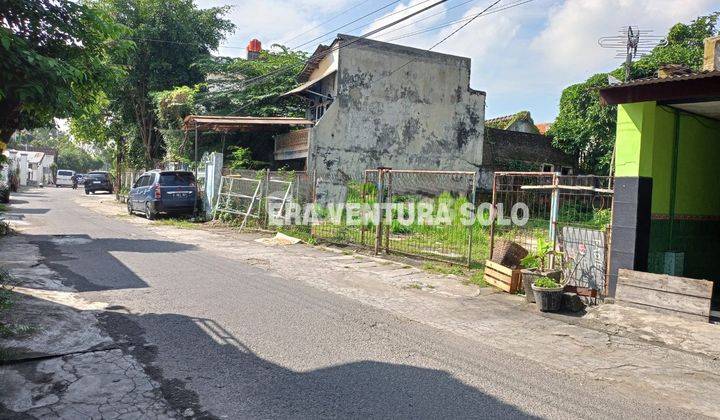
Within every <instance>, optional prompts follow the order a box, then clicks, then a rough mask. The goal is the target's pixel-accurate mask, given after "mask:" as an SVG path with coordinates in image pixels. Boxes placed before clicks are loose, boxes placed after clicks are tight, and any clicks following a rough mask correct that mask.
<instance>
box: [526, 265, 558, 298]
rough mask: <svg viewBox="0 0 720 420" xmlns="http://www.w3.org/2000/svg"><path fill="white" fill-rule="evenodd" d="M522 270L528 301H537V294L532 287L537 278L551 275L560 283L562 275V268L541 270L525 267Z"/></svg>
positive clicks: (550, 276)
mask: <svg viewBox="0 0 720 420" xmlns="http://www.w3.org/2000/svg"><path fill="white" fill-rule="evenodd" d="M521 272H522V284H523V290H525V301H526V302H527V303H535V295H534V293H533V289H532V285H533V283H535V280H537V279H539V278H540V277H549V278H551V279H553V280H555V281H556V282H558V283H559V282H560V277H562V271H561V270H548V271H539V270H530V269H524V270H522V271H521Z"/></svg>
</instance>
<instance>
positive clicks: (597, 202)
mask: <svg viewBox="0 0 720 420" xmlns="http://www.w3.org/2000/svg"><path fill="white" fill-rule="evenodd" d="M612 186H613V179H612V178H611V177H604V176H594V175H560V174H557V173H547V172H496V173H495V175H494V179H493V190H492V208H493V209H495V211H496V212H497V217H496V218H495V220H494V223H493V224H492V225H491V226H490V256H491V257H492V255H493V252H495V251H497V249H498V247H499V246H501V245H505V244H507V242H508V241H509V242H514V243H517V244H519V245H521V246H522V247H524V248H525V249H527V250H534V249H535V248H536V247H537V244H538V241H539V239H540V238H543V239H545V240H547V241H549V242H550V243H552V247H553V248H552V249H554V250H556V251H557V252H558V254H559V255H560V258H558V259H557V260H555V261H553V263H554V268H560V269H562V270H563V271H564V273H565V278H567V279H569V284H572V285H575V286H579V287H587V288H590V289H593V290H597V291H598V292H600V293H601V294H604V292H605V291H606V286H607V282H606V279H607V275H608V265H609V253H610V248H611V237H610V224H611V221H612V199H613V188H612ZM518 204H524V205H525V206H527V211H528V213H529V214H528V215H527V216H528V217H527V223H525V224H524V225H522V226H518V225H515V224H512V223H505V222H504V221H507V215H508V212H509V211H510V209H512V208H513V206H515V205H518Z"/></svg>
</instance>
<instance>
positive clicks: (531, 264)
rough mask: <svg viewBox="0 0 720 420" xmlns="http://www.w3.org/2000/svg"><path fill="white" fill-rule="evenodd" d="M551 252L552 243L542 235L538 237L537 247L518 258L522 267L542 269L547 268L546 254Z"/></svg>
mask: <svg viewBox="0 0 720 420" xmlns="http://www.w3.org/2000/svg"><path fill="white" fill-rule="evenodd" d="M551 253H553V244H552V243H550V242H549V241H548V240H547V239H545V238H544V237H538V239H537V247H536V249H535V250H534V251H531V252H530V253H529V254H528V255H527V256H526V257H525V258H523V259H522V260H520V264H522V266H523V267H524V268H527V269H531V270H540V271H543V270H545V269H546V268H547V263H548V256H549V255H550V254H551Z"/></svg>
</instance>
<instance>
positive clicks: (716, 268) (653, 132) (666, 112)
mask: <svg viewBox="0 0 720 420" xmlns="http://www.w3.org/2000/svg"><path fill="white" fill-rule="evenodd" d="M675 118H676V117H675V112H674V110H673V109H671V108H668V107H664V106H657V104H656V103H655V102H640V103H633V104H624V105H620V106H618V126H617V142H616V150H615V153H616V157H615V163H616V166H615V175H616V176H628V177H640V176H643V177H652V179H653V195H652V214H653V216H655V217H654V219H653V221H652V224H651V228H650V256H649V257H650V258H649V259H650V271H654V272H662V270H663V262H664V253H665V252H666V251H675V252H682V253H684V258H685V261H684V267H685V269H684V275H686V276H689V277H695V278H707V279H720V258H718V257H717V256H718V255H720V221H718V220H715V219H711V220H691V219H693V218H702V219H706V218H707V217H711V218H712V217H715V218H717V216H720V122H718V121H715V120H711V119H708V118H703V117H698V116H695V115H689V114H687V113H680V130H679V136H680V137H679V143H678V157H677V177H676V188H675V215H676V219H675V220H674V221H673V223H672V233H671V231H670V229H671V223H670V221H669V220H668V219H667V217H668V216H669V214H670V209H671V203H670V201H671V195H672V194H671V187H672V167H673V148H674V141H675ZM718 284H719V285H720V283H718Z"/></svg>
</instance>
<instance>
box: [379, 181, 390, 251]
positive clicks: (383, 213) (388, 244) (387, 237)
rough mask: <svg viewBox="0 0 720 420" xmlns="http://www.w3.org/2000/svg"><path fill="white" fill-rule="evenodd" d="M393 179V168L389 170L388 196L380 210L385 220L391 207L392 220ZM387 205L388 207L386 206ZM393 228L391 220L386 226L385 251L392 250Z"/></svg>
mask: <svg viewBox="0 0 720 420" xmlns="http://www.w3.org/2000/svg"><path fill="white" fill-rule="evenodd" d="M392 179H393V173H392V169H388V170H387V196H386V197H385V202H384V203H382V204H381V210H380V217H381V218H382V219H383V220H385V217H387V216H386V214H385V213H386V212H387V211H388V209H390V210H389V211H390V220H392ZM385 206H387V209H386V208H384V207H385ZM391 230H392V222H390V225H388V226H386V228H385V253H386V254H387V253H388V252H390V231H391Z"/></svg>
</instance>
